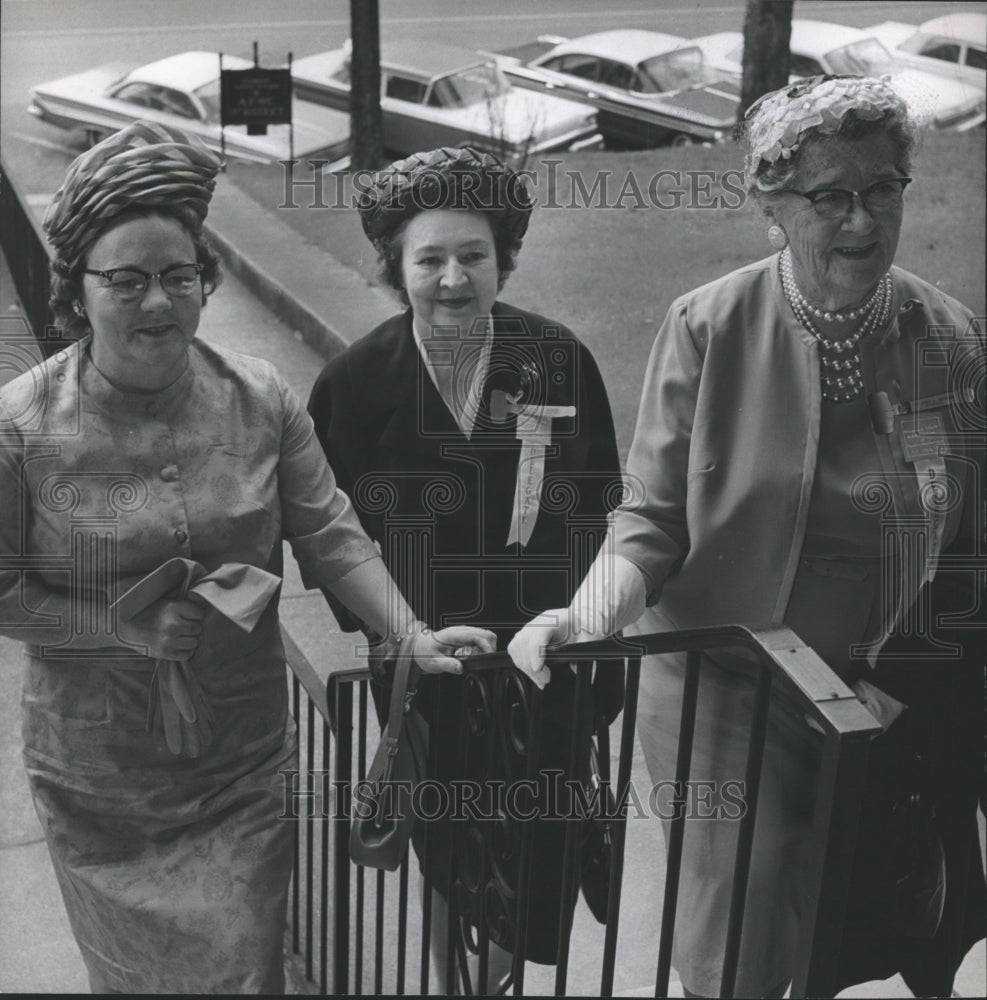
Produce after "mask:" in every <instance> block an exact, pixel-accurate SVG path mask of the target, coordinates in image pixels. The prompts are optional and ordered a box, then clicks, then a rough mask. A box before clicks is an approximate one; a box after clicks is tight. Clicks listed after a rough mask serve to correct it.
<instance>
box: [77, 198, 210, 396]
mask: <svg viewBox="0 0 987 1000" xmlns="http://www.w3.org/2000/svg"><path fill="white" fill-rule="evenodd" d="M194 263H195V245H194V244H193V242H192V237H191V236H190V235H189V234H188V232H187V231H186V230H185V227H184V226H182V224H181V223H180V222H178V220H177V219H172V218H168V217H166V216H161V215H147V216H133V217H131V218H127V219H124V220H123V221H121V222H119V223H117V224H116V225H114V226H112V227H111V228H110V229H108V230H107V231H106V232H104V233H103V234H102V235H101V236H100V237H99V239H97V240H96V242H95V243H94V244H93V245H92V249H91V250H90V251H89V254H88V256H87V258H86V267H87V268H88V269H89V270H93V271H109V270H112V269H113V268H134V269H137V270H141V271H144V272H145V273H147V274H158V273H160V272H161V271H163V270H164V269H165V268H168V267H172V266H174V265H175V264H194ZM82 304H83V305H84V306H85V308H86V313H87V314H88V316H89V322H90V325H91V326H92V328H93V339H92V357H93V362H94V363H95V365H96V367H97V368H98V369H99V370H100V371H101V372H102V373H103V374H104V375H106V377H107V378H109V379H111V380H112V381H113V382H115V383H116V384H117V385H118V386H120V387H121V388H124V389H138V390H140V389H145V390H151V389H162V388H164V387H165V386H167V385H170V384H171V383H172V382H173V381H174V380H175V379H176V378H178V376H179V375H181V373H182V372H183V371H184V370H185V366H186V363H187V361H186V354H187V352H188V347H189V344H191V343H192V340H193V338H194V337H195V332H196V330H197V329H198V327H199V313H200V312H201V310H202V289H201V286H200V287H197V288H196V289H195V290H194V291H193V292H192V294H191V295H188V296H184V297H178V298H172V297H171V296H170V295H168V294H167V293H166V292H165V290H164V289H163V288H162V287H161V282H160V280H157V279H155V280H152V281H151V282H150V284H149V285H148V287H147V290H146V291H145V292H144V294H143V295H142V296H140V297H139V298H138V299H136V300H135V301H133V302H120V301H118V300H117V299H116V298H115V297H114V293H113V291H112V290H111V289H110V288H109V287H108V284H107V282H106V280H105V279H104V278H101V277H99V276H97V275H85V276H84V278H83V283H82Z"/></svg>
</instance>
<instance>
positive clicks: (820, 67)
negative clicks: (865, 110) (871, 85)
mask: <svg viewBox="0 0 987 1000" xmlns="http://www.w3.org/2000/svg"><path fill="white" fill-rule="evenodd" d="M693 41H694V43H695V44H696V45H697V46H698V47H699V48H700V49H702V51H703V53H704V54H705V57H706V59H707V60H708V61H709V62H710V64H711V65H714V66H716V67H718V68H719V69H721V70H723V71H724V72H740V71H741V62H742V58H743V51H744V38H743V35H741V33H740V32H739V31H727V32H719V33H717V34H714V35H705V36H703V37H702V38H696V39H693ZM789 47H790V49H791V56H792V60H791V77H790V79H792V80H797V79H799V78H800V77H806V76H815V75H816V74H819V73H839V74H859V75H863V76H885V75H890V76H891V77H892V85H893V86H894V87H895V89H896V90H897V91H898V93H899V94H901V96H902V98H904V100H905V101H906V102H907V103H908V105H909V107H910V109H911V110H912V112H913V113H914V114H916V115H917V116H918V117H919V118H920V119H922V120H927V121H928V122H929V123H930V124H931V125H933V126H934V127H935V128H943V129H947V128H948V129H955V130H957V131H960V132H965V131H966V130H967V129H971V128H975V127H976V126H977V125H982V124H983V123H984V120H985V118H987V102H985V99H984V91H983V90H981V89H980V88H978V87H974V86H971V85H970V84H967V83H963V82H961V81H959V80H949V79H947V78H946V77H944V76H939V75H938V74H934V73H927V72H925V71H923V70H919V69H915V68H914V67H912V66H902V65H899V64H896V63H895V61H894V59H893V58H892V56H891V53H890V52H888V50H887V49H886V48H885V47H884V45H883V44H882V43H881V42H880V41H879V40H878V39H877V38H875V37H874V36H873V35H870V34H868V33H867V32H866V31H861V30H860V29H859V28H850V27H846V26H845V25H842V24H833V23H831V22H829V21H810V20H805V19H802V18H796V19H794V20H793V21H792V37H791V41H790V43H789Z"/></svg>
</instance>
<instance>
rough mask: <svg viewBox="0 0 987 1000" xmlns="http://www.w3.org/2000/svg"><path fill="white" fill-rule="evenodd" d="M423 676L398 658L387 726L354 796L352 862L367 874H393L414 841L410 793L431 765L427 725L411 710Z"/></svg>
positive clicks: (409, 660)
mask: <svg viewBox="0 0 987 1000" xmlns="http://www.w3.org/2000/svg"><path fill="white" fill-rule="evenodd" d="M402 653H404V644H402ZM420 673H421V671H420V670H419V668H418V667H417V666H415V665H414V662H413V659H412V657H411V655H410V654H406V655H399V656H398V660H397V666H396V667H395V671H394V685H393V687H392V689H391V703H390V709H389V713H388V719H387V724H386V725H385V726H384V729H383V731H382V732H381V734H380V744H379V745H378V747H377V752H376V753H375V754H374V759H373V761H372V762H371V764H370V770H369V771H368V772H367V777H366V779H365V780H364V781H361V782H358V783H357V786H356V789H355V790H354V793H353V798H354V803H353V815H352V823H351V826H350V857H351V858H352V859H353V861H355V862H356V863H357V864H358V865H365V866H367V867H368V868H381V869H383V870H384V871H389V872H392V871H395V870H396V869H397V868H399V867H400V865H401V862H402V861H403V860H404V856H405V853H406V852H407V850H408V841H409V840H410V839H411V831H412V828H413V827H414V824H415V814H414V811H413V810H412V808H411V800H412V790H413V789H414V788H415V786H416V785H417V784H419V782H421V781H422V780H423V779H424V777H425V767H426V765H427V763H428V725H427V724H426V722H425V720H424V719H423V718H422V717H421V716H420V715H419V714H418V712H417V710H416V709H415V708H414V706H413V704H412V702H413V700H414V697H415V689H416V687H417V683H418V677H419V674H420Z"/></svg>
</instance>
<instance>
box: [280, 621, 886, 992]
mask: <svg viewBox="0 0 987 1000" xmlns="http://www.w3.org/2000/svg"><path fill="white" fill-rule="evenodd" d="M285 641H286V650H287V654H288V661H289V665H290V668H291V671H292V678H293V680H292V684H293V710H294V715H295V719H296V722H297V723H298V726H299V734H300V738H299V744H300V764H299V773H298V775H297V776H291V777H292V778H293V784H292V785H291V786H290V788H289V793H290V794H288V795H286V814H287V815H291V816H293V817H297V822H298V833H297V840H296V867H295V874H294V882H293V892H292V909H291V916H290V919H291V931H292V937H293V945H294V949H295V951H296V952H297V953H298V954H299V955H300V956H301V960H302V961H303V962H304V969H305V975H306V977H307V978H308V979H309V980H310V981H311V982H312V983H313V985H314V988H317V989H318V990H319V991H320V992H322V993H334V994H346V993H350V994H362V993H372V994H383V993H387V994H396V995H401V994H404V993H420V994H425V993H427V992H429V987H430V985H432V983H433V982H434V980H430V971H431V970H430V966H429V936H430V922H431V912H430V910H431V907H430V900H431V893H430V892H429V891H428V890H429V885H430V872H429V867H430V864H431V856H430V855H429V854H428V848H427V847H426V854H425V856H426V857H429V858H430V864H429V865H426V866H425V873H424V875H423V880H424V889H423V892H422V901H421V904H420V903H419V901H418V900H417V899H414V900H412V899H410V898H409V895H410V894H409V881H410V880H409V861H408V859H405V862H404V864H403V865H402V867H401V868H400V869H399V871H398V872H395V873H393V874H385V873H383V872H377V871H372V870H366V869H363V868H360V867H357V866H355V865H353V864H351V862H350V860H349V852H348V840H349V829H350V820H349V815H350V807H351V789H352V787H353V783H354V782H355V781H357V780H358V779H360V778H362V777H363V776H364V775H365V774H366V769H367V764H368V760H369V756H368V753H372V748H373V747H374V746H375V745H376V742H377V738H378V732H377V722H376V715H375V713H374V712H373V711H372V709H371V704H372V702H371V699H370V697H369V694H368V678H369V674H368V673H367V672H366V671H363V670H349V671H345V672H341V673H336V674H332V675H331V676H330V677H329V681H328V688H327V686H326V684H325V683H324V682H323V680H322V679H320V678H319V676H318V674H317V672H316V671H315V670H314V668H313V667H312V666H311V665H310V664H309V663H308V661H307V660H306V658H305V656H304V655H303V654H302V653H301V651H300V650H299V649H298V647H297V646H296V645H295V643H294V642H293V641H292V640H291V637H290V636H289V635H287V634H286V635H285ZM728 647H730V648H734V649H736V648H740V649H743V650H746V651H748V652H749V653H750V654H752V655H753V657H754V659H756V661H757V664H758V670H757V682H756V698H755V703H754V709H753V713H752V717H751V722H750V725H751V729H750V733H751V737H750V743H749V752H748V759H747V766H746V773H745V776H744V779H745V782H746V786H745V791H746V796H745V797H746V803H747V808H746V812H745V813H744V815H743V817H742V818H741V819H740V820H739V835H738V846H737V854H736V861H735V870H734V880H733V889H732V898H731V904H730V915H729V925H728V932H727V940H726V948H725V952H724V960H723V969H722V984H721V995H722V996H733V995H734V991H735V985H736V977H737V971H738V961H739V956H740V944H741V935H742V932H743V921H744V909H745V903H746V900H747V890H748V879H749V875H750V865H751V855H752V849H753V846H754V837H755V821H756V818H757V799H758V795H757V791H758V783H759V779H760V775H761V763H762V756H763V751H764V746H765V737H766V733H767V724H768V710H769V706H770V705H771V700H772V698H773V697H785V698H786V699H788V700H789V702H791V701H792V700H794V702H795V704H796V705H797V706H798V710H799V713H800V714H801V716H802V717H803V718H804V720H805V726H806V729H805V735H806V739H807V740H809V739H811V740H813V741H815V743H816V744H819V745H821V749H820V767H819V772H818V776H817V779H816V786H815V808H814V812H813V821H812V823H813V825H812V830H811V837H812V841H813V843H812V845H811V848H812V849H811V851H807V852H806V856H807V857H811V858H812V859H813V860H812V862H811V863H812V864H813V865H814V868H813V870H812V871H811V872H810V873H809V884H810V886H811V899H812V902H813V905H811V906H810V907H809V910H808V912H807V913H806V914H805V916H804V919H803V920H802V923H801V925H800V927H799V938H798V949H797V960H796V967H795V972H794V977H793V981H792V989H791V995H792V996H793V997H794V996H825V995H833V993H834V992H835V980H834V977H835V975H836V968H837V960H838V954H839V947H840V941H841V937H842V932H843V920H844V915H845V909H846V902H847V897H848V889H849V881H850V866H851V863H852V856H853V847H854V841H855V838H856V828H857V817H858V815H859V811H860V808H859V807H860V803H861V798H862V794H863V782H864V778H865V774H866V765H867V754H868V744H869V740H870V738H871V737H872V736H873V735H874V734H875V733H876V732H878V731H879V727H878V726H877V725H876V724H875V723H874V720H873V718H872V716H871V715H870V714H869V713H868V712H867V711H866V710H865V709H864V708H863V707H862V706H861V705H860V704H859V702H858V701H857V699H856V698H855V697H854V696H853V693H852V692H851V691H850V690H849V689H848V688H847V687H846V686H845V685H844V684H843V683H842V682H841V681H840V680H839V678H838V677H837V676H836V675H835V674H834V673H833V672H832V671H831V670H830V669H829V668H828V667H827V666H826V664H825V663H823V661H822V660H821V659H820V658H819V657H818V656H817V655H816V654H815V653H814V652H813V651H812V650H811V649H809V648H808V647H806V646H805V645H803V644H802V643H801V642H800V640H799V639H798V638H797V637H796V636H795V635H794V634H793V633H792V632H791V631H790V630H789V629H787V628H784V627H780V626H778V627H775V626H771V627H765V628H744V627H740V626H726V627H722V628H704V629H695V630H685V631H679V632H670V633H663V634H656V635H648V636H640V637H634V638H633V639H627V640H618V639H612V640H607V641H604V642H594V643H585V644H581V645H577V646H570V647H567V648H566V649H564V650H562V651H559V652H557V653H553V654H552V659H553V660H555V661H561V662H563V663H571V664H573V665H574V667H575V670H576V675H577V680H576V688H575V705H574V709H573V711H574V718H576V719H578V718H581V717H585V716H582V715H581V713H582V712H583V709H584V706H585V705H586V700H587V699H588V698H589V697H590V677H591V675H592V671H593V670H594V668H596V669H614V668H616V667H618V666H621V665H622V666H624V667H625V668H626V688H625V700H624V707H623V712H622V719H621V721H620V744H619V746H620V750H619V758H618V763H617V773H616V781H615V783H614V785H613V791H614V793H615V796H616V801H617V802H618V803H624V804H626V801H627V798H626V797H627V792H628V785H629V784H630V781H631V767H632V757H633V753H634V743H635V722H636V712H637V695H638V681H639V677H640V670H641V657H642V656H647V655H650V654H661V653H671V652H686V654H687V665H686V673H685V681H684V697H683V703H682V716H681V727H680V738H679V751H678V761H677V769H676V774H675V776H674V777H675V782H676V783H675V785H674V786H673V787H674V788H675V789H676V790H677V791H676V795H681V793H682V789H686V788H687V784H686V783H687V781H688V779H689V771H690V759H691V754H692V738H693V733H694V731H695V720H696V717H697V710H698V709H699V704H698V690H699V678H700V674H701V671H702V667H703V662H704V661H703V660H702V659H701V657H700V653H701V652H703V651H708V650H714V649H723V648H728ZM466 676H467V683H471V679H480V678H488V679H492V678H495V677H501V678H503V679H505V682H506V679H507V678H510V683H512V684H516V685H521V686H523V687H524V688H525V689H526V690H527V692H528V696H529V697H530V708H531V710H530V711H529V712H528V737H527V747H528V751H529V756H530V758H531V759H534V758H535V757H536V756H537V752H538V746H537V744H538V715H539V705H540V696H539V694H538V692H537V689H535V688H534V686H533V685H530V684H529V683H528V682H527V681H526V680H523V679H522V678H521V674H520V673H519V672H518V671H516V670H515V669H514V667H513V665H512V664H511V661H510V659H509V658H508V657H507V655H506V654H504V653H495V654H490V655H485V656H477V657H474V658H473V659H471V660H469V661H467V664H466ZM572 728H573V740H572V747H571V762H572V763H573V770H574V772H575V762H576V755H577V753H578V752H579V750H578V742H579V737H577V728H578V727H577V726H576V725H574V726H573V727H572ZM289 801H290V805H289ZM682 804H683V803H682V801H681V800H679V802H678V805H679V806H681V805H682ZM300 805H302V806H303V808H299V806H300ZM673 817H674V818H672V819H671V821H670V823H669V828H668V829H669V836H668V847H667V859H666V872H665V891H664V900H663V907H662V921H661V928H660V933H659V936H658V942H657V947H656V950H655V955H654V966H653V968H654V980H653V981H654V984H655V996H664V995H667V993H668V989H669V980H670V971H671V943H672V935H673V929H674V926H675V917H676V907H677V899H678V883H679V872H680V866H681V860H682V845H683V838H684V837H685V836H686V835H687V834H686V822H685V821H686V811H685V809H684V808H677V809H675V810H674V811H673ZM567 823H568V826H569V829H567V831H566V838H565V864H564V872H565V874H564V879H565V883H566V884H564V885H563V889H562V898H563V899H565V898H569V896H568V894H569V893H571V892H575V891H576V889H577V882H576V880H577V879H578V852H579V849H580V845H579V840H578V836H577V832H578V831H577V824H576V823H569V822H568V821H567ZM425 826H426V828H427V827H428V824H425ZM528 826H529V827H530V824H529V825H528ZM611 834H612V855H611V872H610V882H609V892H610V895H609V900H608V907H607V922H606V926H605V928H602V929H600V933H601V934H602V935H603V938H604V940H603V959H602V963H601V965H600V973H599V979H598V981H597V982H595V983H593V984H592V989H594V990H595V989H598V990H599V993H600V995H601V996H609V995H612V993H613V990H614V981H615V972H616V961H617V953H618V952H617V944H618V935H619V932H620V920H619V918H620V899H621V892H622V876H623V871H624V862H625V858H624V848H625V835H626V823H625V822H624V821H623V820H622V819H618V820H617V821H615V822H614V823H613V824H612V830H611ZM525 836H526V834H524V833H522V842H521V852H520V880H519V883H518V892H519V896H520V897H523V887H524V886H525V884H526V876H527V874H528V866H529V865H530V856H529V855H530V850H529V848H528V847H527V846H526V842H525V839H524V838H525ZM442 861H443V863H445V862H446V859H442ZM411 864H414V862H413V861H412V862H411ZM395 899H396V903H395V902H394V900H395ZM563 909H564V908H563ZM481 923H482V917H481ZM449 924H450V940H449V945H450V947H449V949H448V950H449V954H450V959H449V961H450V965H452V964H453V963H455V962H456V959H457V955H458V956H459V958H460V959H461V958H462V957H463V949H462V947H461V943H460V942H459V941H458V940H457V938H456V936H455V934H454V931H453V926H454V920H452V919H450V921H449ZM561 927H562V929H561V931H560V940H559V950H558V962H557V965H556V967H555V973H554V992H555V994H556V995H565V993H566V990H567V986H568V971H569V970H568V961H569V945H570V939H569V936H570V932H571V926H570V925H569V923H568V921H567V920H566V919H564V920H563V921H562V924H561ZM514 933H515V943H517V942H520V941H522V940H524V934H525V907H524V906H521V907H519V908H518V917H517V926H516V927H515V928H514ZM582 933H585V931H583V932H582ZM478 938H479V945H480V947H479V951H480V963H481V968H480V977H481V980H480V983H479V984H478V985H479V986H480V987H481V989H479V990H477V988H476V986H477V984H471V983H470V982H469V981H468V980H467V981H466V982H465V983H464V988H465V991H466V992H470V991H471V989H472V990H473V991H476V992H484V991H485V988H486V986H487V984H486V983H485V982H484V981H483V977H484V972H485V970H484V966H485V965H486V949H487V945H486V935H485V928H483V927H481V928H480V929H479V934H478ZM518 952H519V949H517V948H515V949H514V954H515V955H517V954H518ZM512 986H513V992H515V993H516V994H517V995H520V994H522V993H523V992H524V989H525V968H524V963H523V962H521V961H519V960H518V959H517V958H515V961H514V969H513V984H512ZM576 988H577V989H578V991H579V992H582V993H585V992H587V991H588V990H589V989H590V984H588V983H586V982H583V981H580V982H579V983H578V984H576ZM432 991H433V992H434V986H433V987H432Z"/></svg>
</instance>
